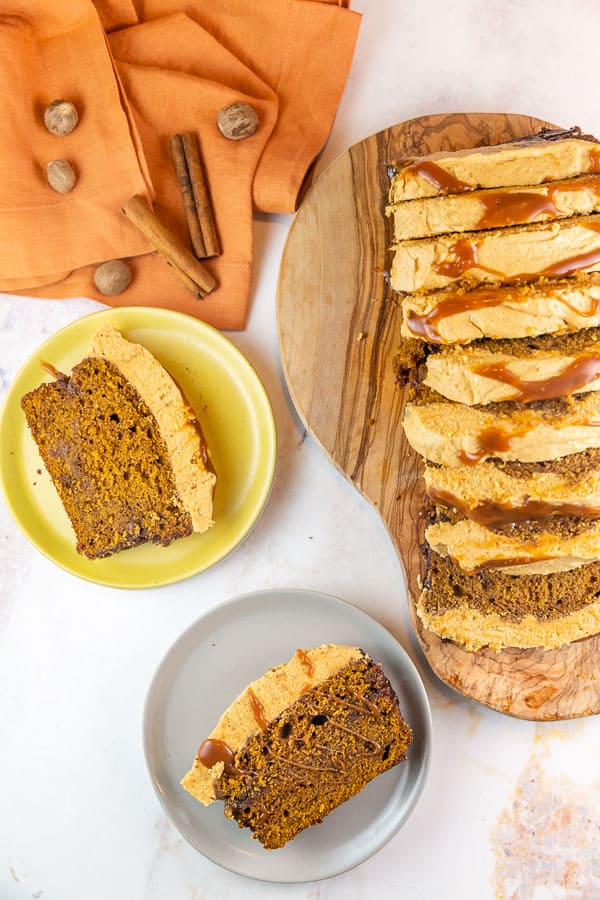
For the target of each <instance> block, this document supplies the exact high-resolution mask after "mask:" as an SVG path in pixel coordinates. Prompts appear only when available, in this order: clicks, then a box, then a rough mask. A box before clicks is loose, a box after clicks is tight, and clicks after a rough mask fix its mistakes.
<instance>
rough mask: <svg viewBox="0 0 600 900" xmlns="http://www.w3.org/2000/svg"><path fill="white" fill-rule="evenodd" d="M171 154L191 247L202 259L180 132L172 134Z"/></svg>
mask: <svg viewBox="0 0 600 900" xmlns="http://www.w3.org/2000/svg"><path fill="white" fill-rule="evenodd" d="M171 155H172V157H173V162H174V163H175V174H176V175H177V181H178V182H179V190H180V191H181V199H182V200H183V211H184V212H185V218H186V222H187V226H188V231H189V233H190V240H191V242H192V247H193V250H194V253H195V254H196V256H197V257H198V259H203V258H204V257H205V256H206V247H205V245H204V238H203V237H202V229H201V227H200V220H199V218H198V211H197V209H196V204H195V202H194V193H193V190H192V181H191V178H190V173H189V171H188V165H187V162H186V158H185V150H184V146H183V138H182V135H180V134H174V135H173V137H172V138H171Z"/></svg>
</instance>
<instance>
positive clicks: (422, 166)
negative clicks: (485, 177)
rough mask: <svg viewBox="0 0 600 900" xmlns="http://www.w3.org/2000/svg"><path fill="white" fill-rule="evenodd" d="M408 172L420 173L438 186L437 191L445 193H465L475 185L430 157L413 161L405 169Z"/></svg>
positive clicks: (430, 182)
mask: <svg viewBox="0 0 600 900" xmlns="http://www.w3.org/2000/svg"><path fill="white" fill-rule="evenodd" d="M404 171H405V172H406V173H410V174H414V175H418V176H420V177H421V178H424V179H425V181H428V182H429V184H432V185H433V186H434V188H436V190H437V193H438V194H440V195H443V194H464V193H465V192H466V191H472V190H473V186H472V185H471V184H467V183H466V181H461V180H460V179H459V178H457V177H456V176H455V175H453V174H452V173H451V172H447V171H446V169H443V168H442V167H441V166H438V164H437V163H435V162H433V161H432V160H430V159H422V160H417V161H416V162H414V163H411V164H410V165H409V166H407V167H406V168H405V170H404Z"/></svg>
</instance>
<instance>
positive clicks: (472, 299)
mask: <svg viewBox="0 0 600 900" xmlns="http://www.w3.org/2000/svg"><path fill="white" fill-rule="evenodd" d="M506 296H507V293H506V290H505V289H503V288H496V289H494V288H491V289H489V290H476V291H469V292H466V293H456V294H451V295H450V296H448V297H447V298H445V299H443V300H441V301H440V302H439V303H438V304H437V306H434V307H433V309H431V310H430V311H429V312H428V313H424V314H423V315H418V314H417V313H409V315H408V316H407V319H406V324H407V326H408V328H409V329H410V331H412V333H413V334H414V335H416V336H417V337H421V338H423V339H424V340H426V341H429V342H430V343H431V344H440V343H442V336H441V335H440V333H439V331H438V329H437V325H438V323H439V322H441V321H442V320H443V319H446V318H448V317H449V316H454V315H457V314H458V313H465V312H469V311H470V310H475V309H483V308H484V307H486V306H502V303H503V302H504V298H506ZM508 296H509V297H510V293H509V294H508ZM517 296H518V295H517ZM525 299H526V298H525ZM588 301H589V304H590V307H589V309H588V310H587V311H582V310H579V309H577V308H576V307H574V306H571V305H570V304H569V303H566V302H565V301H564V300H563V301H562V302H563V303H564V305H565V306H566V307H568V309H570V310H571V311H572V312H574V313H575V314H576V315H579V316H582V317H588V316H595V315H597V314H598V311H599V310H600V301H599V300H596V299H593V298H591V297H588Z"/></svg>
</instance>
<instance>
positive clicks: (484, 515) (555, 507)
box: [427, 486, 600, 526]
mask: <svg viewBox="0 0 600 900" xmlns="http://www.w3.org/2000/svg"><path fill="white" fill-rule="evenodd" d="M427 495H428V496H429V497H431V499H432V500H433V501H434V502H435V503H438V504H440V505H441V506H447V507H451V508H453V509H455V510H456V511H457V512H459V513H460V514H461V515H463V516H466V517H467V518H468V519H471V520H472V521H473V522H477V524H478V525H484V526H490V525H510V524H512V523H514V522H526V521H530V520H532V519H548V518H551V517H552V516H579V517H581V518H586V519H597V518H600V507H598V506H583V505H582V504H580V503H552V502H550V501H547V500H530V499H527V500H526V501H525V503H523V504H522V505H521V506H511V505H510V504H509V503H497V502H496V501H494V500H482V501H481V502H480V503H478V504H477V505H476V506H474V507H470V506H469V504H468V503H465V502H464V501H463V500H461V499H460V498H459V497H457V496H456V495H455V494H453V493H451V492H450V491H443V490H439V489H438V488H435V487H432V486H430V487H428V488H427Z"/></svg>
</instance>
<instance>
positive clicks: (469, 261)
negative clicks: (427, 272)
mask: <svg viewBox="0 0 600 900" xmlns="http://www.w3.org/2000/svg"><path fill="white" fill-rule="evenodd" d="M477 249H478V246H477V242H476V241H469V240H468V239H467V238H461V240H460V241H456V243H455V244H452V245H451V246H450V248H449V252H450V255H449V257H448V258H447V259H445V260H443V262H441V263H438V264H437V265H436V266H433V267H432V268H433V271H434V272H435V273H436V274H437V275H445V276H446V277H447V278H460V277H461V275H464V274H465V272H468V271H469V269H474V268H475V267H476V266H479V260H478V258H477Z"/></svg>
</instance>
